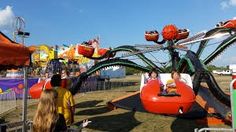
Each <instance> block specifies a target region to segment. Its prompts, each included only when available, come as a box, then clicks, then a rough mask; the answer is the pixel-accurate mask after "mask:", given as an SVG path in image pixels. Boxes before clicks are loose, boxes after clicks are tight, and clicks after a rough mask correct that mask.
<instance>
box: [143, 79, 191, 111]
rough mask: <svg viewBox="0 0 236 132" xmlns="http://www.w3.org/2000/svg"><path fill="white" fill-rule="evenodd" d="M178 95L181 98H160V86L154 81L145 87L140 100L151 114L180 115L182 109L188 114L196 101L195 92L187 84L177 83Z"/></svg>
mask: <svg viewBox="0 0 236 132" xmlns="http://www.w3.org/2000/svg"><path fill="white" fill-rule="evenodd" d="M176 87H177V93H178V94H180V95H181V96H173V97H166V96H158V94H159V93H160V85H159V82H158V81H157V80H152V81H151V82H150V83H148V84H147V85H146V86H144V87H143V89H142V91H141V94H140V98H141V102H142V104H143V106H144V108H145V109H146V110H147V111H148V112H151V113H157V114H170V115H178V114H180V113H179V109H180V108H181V109H182V111H183V113H186V112H187V111H188V110H189V109H190V108H191V106H192V104H193V103H194V101H195V94H194V92H193V90H192V89H191V88H190V87H189V86H187V85H186V84H185V83H183V82H180V81H176Z"/></svg>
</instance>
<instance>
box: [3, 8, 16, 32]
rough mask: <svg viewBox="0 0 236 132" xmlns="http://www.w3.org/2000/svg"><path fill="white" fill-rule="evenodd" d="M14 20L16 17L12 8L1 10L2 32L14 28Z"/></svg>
mask: <svg viewBox="0 0 236 132" xmlns="http://www.w3.org/2000/svg"><path fill="white" fill-rule="evenodd" d="M14 19H15V15H14V12H13V10H12V7H11V6H6V7H5V8H4V9H0V30H1V31H9V30H10V29H11V28H12V25H13V22H14Z"/></svg>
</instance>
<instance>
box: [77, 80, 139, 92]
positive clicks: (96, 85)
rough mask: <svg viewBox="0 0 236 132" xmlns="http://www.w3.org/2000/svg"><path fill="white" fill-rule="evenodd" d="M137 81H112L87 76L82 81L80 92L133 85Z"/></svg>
mask: <svg viewBox="0 0 236 132" xmlns="http://www.w3.org/2000/svg"><path fill="white" fill-rule="evenodd" d="M137 84H138V82H134V81H130V82H113V81H110V80H109V79H103V78H88V79H87V80H86V81H85V82H83V83H82V86H81V88H80V92H90V91H98V90H109V89H114V88H119V87H127V86H135V85H137Z"/></svg>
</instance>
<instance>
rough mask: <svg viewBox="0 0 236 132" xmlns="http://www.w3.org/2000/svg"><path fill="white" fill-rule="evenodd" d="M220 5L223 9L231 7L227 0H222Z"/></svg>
mask: <svg viewBox="0 0 236 132" xmlns="http://www.w3.org/2000/svg"><path fill="white" fill-rule="evenodd" d="M220 6H221V9H225V8H228V7H229V5H228V3H227V2H226V1H223V2H221V3H220Z"/></svg>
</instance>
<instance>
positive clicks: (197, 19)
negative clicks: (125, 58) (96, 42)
mask: <svg viewBox="0 0 236 132" xmlns="http://www.w3.org/2000/svg"><path fill="white" fill-rule="evenodd" d="M171 2H172V3H171ZM7 7H10V11H11V13H12V14H13V15H14V16H21V17H23V18H24V19H25V22H26V27H25V30H26V31H29V32H30V33H31V36H30V37H29V38H27V39H26V45H39V44H48V45H56V44H57V45H62V44H76V43H80V42H83V41H86V40H89V39H91V38H95V37H96V36H99V37H100V40H101V47H112V48H114V47H117V46H120V45H124V44H129V45H134V44H144V43H146V44H147V43H149V42H147V41H145V39H144V32H145V31H146V30H154V29H155V30H158V31H159V32H161V30H162V28H163V27H164V25H167V24H175V25H176V26H177V27H179V28H188V29H190V31H191V34H195V33H197V32H199V31H202V30H209V29H211V28H213V27H214V26H215V24H216V23H218V22H220V21H224V20H228V19H232V18H234V17H235V16H236V1H235V0H191V1H190V0H178V1H177V0H176V1H166V0H148V1H147V0H99V1H98V0H34V1H33V0H0V30H1V31H3V32H4V33H6V34H8V35H9V36H10V35H11V34H10V32H11V31H12V29H11V28H10V26H11V24H9V25H6V24H5V25H4V22H7V21H8V20H1V19H3V17H1V11H4V10H6V8H7ZM5 18H6V17H5ZM8 23H9V22H8ZM10 37H11V36H10ZM232 48H233V49H235V47H232ZM230 53H233V50H230V51H228V52H227V53H225V54H224V55H226V56H229V54H230ZM220 58H222V57H219V59H217V60H216V61H215V62H214V64H217V65H227V64H228V63H236V57H234V58H232V56H231V57H230V58H229V57H228V59H229V60H227V61H225V62H224V63H222V61H221V59H220ZM231 61H232V62H231Z"/></svg>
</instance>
